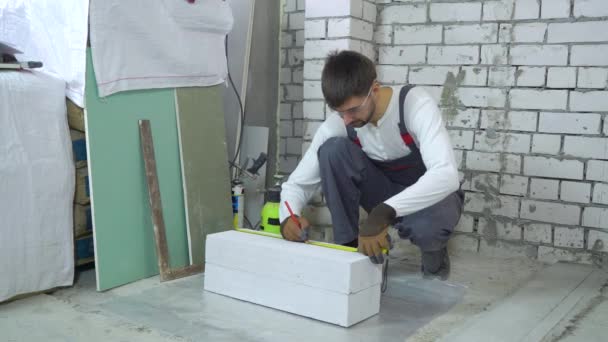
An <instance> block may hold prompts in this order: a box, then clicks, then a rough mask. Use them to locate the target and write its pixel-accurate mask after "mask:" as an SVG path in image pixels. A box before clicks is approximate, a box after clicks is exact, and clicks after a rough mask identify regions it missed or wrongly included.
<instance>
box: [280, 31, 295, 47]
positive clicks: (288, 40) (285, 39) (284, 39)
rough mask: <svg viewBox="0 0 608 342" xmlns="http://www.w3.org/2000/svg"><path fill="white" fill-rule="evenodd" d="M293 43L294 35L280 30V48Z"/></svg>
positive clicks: (290, 45)
mask: <svg viewBox="0 0 608 342" xmlns="http://www.w3.org/2000/svg"><path fill="white" fill-rule="evenodd" d="M293 45H294V37H293V34H291V33H290V32H285V31H283V32H281V48H289V47H292V46H293Z"/></svg>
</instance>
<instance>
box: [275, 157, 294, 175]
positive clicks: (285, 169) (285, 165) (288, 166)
mask: <svg viewBox="0 0 608 342" xmlns="http://www.w3.org/2000/svg"><path fill="white" fill-rule="evenodd" d="M297 166H298V157H291V156H290V157H284V158H280V160H279V171H280V172H282V173H292V172H293V170H295V169H296V167H297Z"/></svg>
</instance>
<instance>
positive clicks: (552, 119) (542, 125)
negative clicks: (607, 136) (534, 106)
mask: <svg viewBox="0 0 608 342" xmlns="http://www.w3.org/2000/svg"><path fill="white" fill-rule="evenodd" d="M601 120H602V116H601V115H600V114H587V113H544V112H543V113H540V121H539V124H538V131H539V132H547V133H566V134H598V133H600V131H601Z"/></svg>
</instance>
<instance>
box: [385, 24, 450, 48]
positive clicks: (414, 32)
mask: <svg viewBox="0 0 608 342" xmlns="http://www.w3.org/2000/svg"><path fill="white" fill-rule="evenodd" d="M442 31H443V28H442V26H441V25H412V26H395V44H399V45H410V44H433V43H441V39H442Z"/></svg>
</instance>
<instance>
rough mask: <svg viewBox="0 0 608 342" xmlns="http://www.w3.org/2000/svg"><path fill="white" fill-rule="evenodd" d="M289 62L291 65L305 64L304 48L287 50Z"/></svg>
mask: <svg viewBox="0 0 608 342" xmlns="http://www.w3.org/2000/svg"><path fill="white" fill-rule="evenodd" d="M287 62H288V63H289V65H290V66H300V65H303V64H304V49H300V48H297V49H289V50H288V51H287Z"/></svg>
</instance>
